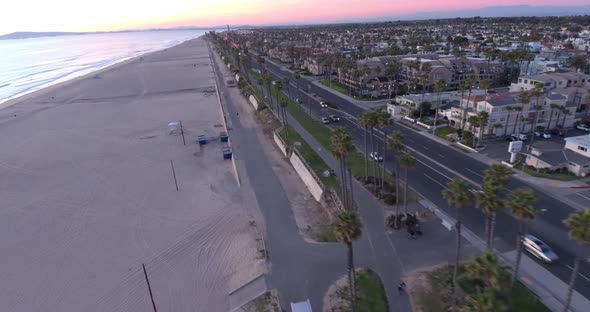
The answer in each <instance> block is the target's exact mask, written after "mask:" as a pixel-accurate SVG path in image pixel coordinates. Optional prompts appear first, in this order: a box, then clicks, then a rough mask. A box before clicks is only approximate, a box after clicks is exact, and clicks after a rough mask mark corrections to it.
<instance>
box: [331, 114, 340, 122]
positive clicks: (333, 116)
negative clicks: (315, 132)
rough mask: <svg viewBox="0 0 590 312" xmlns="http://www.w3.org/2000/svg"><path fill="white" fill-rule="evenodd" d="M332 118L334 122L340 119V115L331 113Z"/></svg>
mask: <svg viewBox="0 0 590 312" xmlns="http://www.w3.org/2000/svg"><path fill="white" fill-rule="evenodd" d="M330 120H331V121H334V122H336V121H340V117H338V116H336V115H330Z"/></svg>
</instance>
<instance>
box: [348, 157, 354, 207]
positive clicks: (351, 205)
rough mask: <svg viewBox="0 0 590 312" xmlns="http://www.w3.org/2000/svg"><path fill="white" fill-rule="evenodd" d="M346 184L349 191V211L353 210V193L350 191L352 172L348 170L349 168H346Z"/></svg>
mask: <svg viewBox="0 0 590 312" xmlns="http://www.w3.org/2000/svg"><path fill="white" fill-rule="evenodd" d="M348 184H349V187H350V189H349V190H348V192H349V194H350V207H349V209H351V210H352V209H354V196H353V194H354V192H353V191H352V172H351V170H350V167H348Z"/></svg>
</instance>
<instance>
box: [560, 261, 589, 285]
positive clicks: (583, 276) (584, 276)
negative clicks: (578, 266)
mask: <svg viewBox="0 0 590 312" xmlns="http://www.w3.org/2000/svg"><path fill="white" fill-rule="evenodd" d="M565 266H566V267H567V268H568V269H570V270H572V271H573V270H574V268H572V267H571V266H569V265H568V264H566V265H565ZM578 275H580V276H581V277H582V278H583V279H585V280H586V281H587V282H590V278H588V277H587V276H586V275H584V274H582V273H580V272H578Z"/></svg>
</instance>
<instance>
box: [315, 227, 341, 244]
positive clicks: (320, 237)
mask: <svg viewBox="0 0 590 312" xmlns="http://www.w3.org/2000/svg"><path fill="white" fill-rule="evenodd" d="M311 236H312V237H313V239H314V240H316V241H318V242H321V243H329V242H337V241H338V239H337V238H336V232H334V226H333V225H326V226H322V227H320V228H319V230H317V231H315V232H314V233H313V234H312V235H311Z"/></svg>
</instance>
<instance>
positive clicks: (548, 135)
mask: <svg viewBox="0 0 590 312" xmlns="http://www.w3.org/2000/svg"><path fill="white" fill-rule="evenodd" d="M543 139H551V133H549V132H545V133H543Z"/></svg>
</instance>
